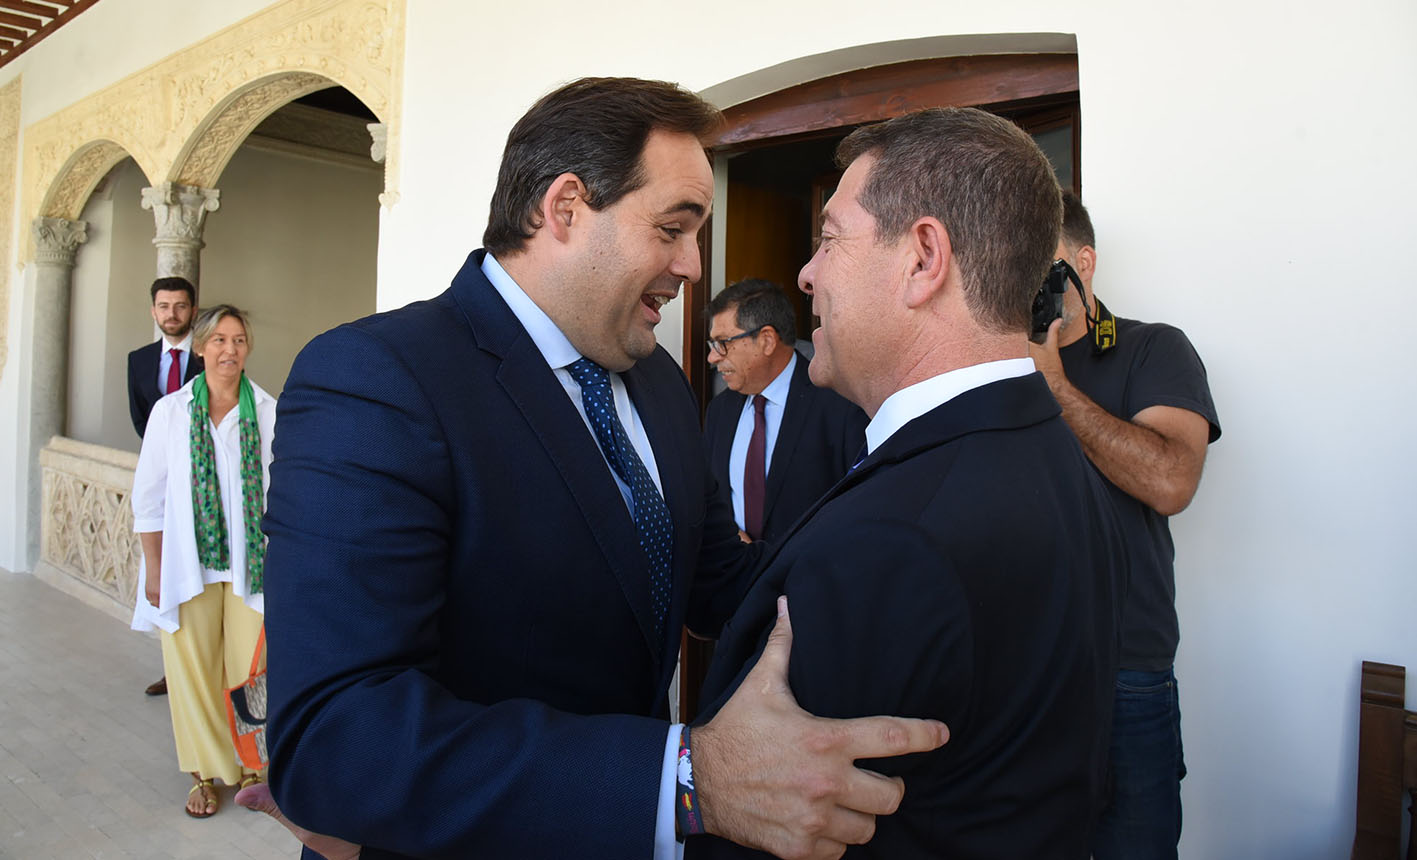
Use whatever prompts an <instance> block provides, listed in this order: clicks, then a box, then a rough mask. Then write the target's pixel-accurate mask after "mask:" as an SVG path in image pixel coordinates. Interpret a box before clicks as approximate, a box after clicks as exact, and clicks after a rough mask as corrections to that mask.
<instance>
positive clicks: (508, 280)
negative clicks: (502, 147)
mask: <svg viewBox="0 0 1417 860" xmlns="http://www.w3.org/2000/svg"><path fill="white" fill-rule="evenodd" d="M482 274H484V275H486V276H487V280H488V281H490V282H491V283H492V288H493V289H494V290H496V291H497V294H498V295H499V296H501V297H502V301H504V302H506V303H507V307H509V308H511V310H512V315H513V316H515V317H516V318H517V322H519V323H521V324H522V328H524V329H526V332H527V334H529V335H530V336H531V339H532V342H533V343H535V344H536V348H537V349H538V350H539V351H540V352H541V355H542V357H543V358H545V359H546V364H547V365H548V366H549V367H550V368H551V370H552V372H553V373H555V374H556V379H557V380H558V381H559V382H560V383H561V387H562V388H564V389H565V390H566V396H567V397H569V398H570V399H571V403H572V404H574V405H575V407H576V412H577V413H579V414H580V416H581V420H582V421H584V422H585V425H586V432H587V433H590V437H591V438H592V439H595V444H596V447H599V446H600V440H599V439H596V437H595V431H594V430H593V429H592V428H591V426H590V418H588V417H587V416H586V413H585V404H584V403H582V402H581V386H580V384H579V383H577V382H576V380H575V378H574V377H572V376H571V372H570V371H569V370H567V369H566V368H567V366H568V365H570V364H573V363H574V362H576V361H577V360H579V359H580V358H582V356H581V354H580V352H579V351H577V350H576V348H575V347H574V346H572V345H571V342H570V341H569V340H567V338H566V335H565V334H564V333H563V332H562V331H561V329H560V328H558V327H557V325H556V323H554V322H552V320H551V317H549V316H547V315H546V312H545V311H543V310H542V309H541V308H539V307H537V304H536V302H533V301H532V300H531V297H530V296H528V295H527V294H526V291H525V290H523V289H522V288H521V286H520V285H518V284H517V282H516V281H514V280H512V276H511V275H509V274H507V270H506V269H503V268H502V265H501V264H500V263H498V262H497V260H496V258H494V257H493V256H492V255H491V254H488V255H487V256H486V257H484V258H483V259H482ZM610 390H611V393H612V395H613V396H614V398H615V412H616V414H617V415H619V416H620V423H621V424H623V425H624V427H625V434H626V435H627V436H629V437H630V444H631V445H633V446H635V453H637V454H639V455H640V460H641V461H643V462H644V464H645V468H646V469H648V470H649V474H650V477H651V478H653V479H654V485H655V486H656V487H658V488H659V492H660V494H661V495H663V493H664V483H663V482H662V481H661V480H660V478H659V467H658V466H657V465H656V464H655V459H654V449H653V448H651V447H650V444H649V436H648V435H647V434H646V433H645V428H644V425H643V424H642V423H640V414H639V413H638V412H636V411H635V404H634V403H632V402H631V401H630V393H629V392H628V391H627V390H626V389H625V382H624V380H622V379H621V378H620V374H618V373H610ZM601 456H602V457H604V456H605V451H604V449H602V450H601ZM605 468H606V469H607V470H608V471H609V472H610V475H611V477H613V478H614V479H615V484H616V486H618V487H619V488H620V495H621V496H623V497H624V499H625V507H626V508H628V509H629V510H630V511H631V512H632V513H633V512H634V504H633V503H632V502H631V496H630V487H629V485H628V484H626V483H625V482H624V481H622V480H620V476H619V475H616V474H615V470H614V469H612V468H610V462H609V461H608V460H607V461H606V463H605ZM646 585H648V583H646ZM682 730H683V725H682V724H678V723H675V724H673V725H671V726H670V727H669V732H668V735H667V736H666V738H665V742H664V760H663V763H662V764H661V766H660V772H659V808H658V811H657V814H656V816H655V826H654V860H676V858H679V857H682V856H683V855H684V846H683V845H680V844H679V842H678V840H676V839H675V838H674V792H675V777H676V773H675V766H676V765H677V764H678V759H679V733H680V732H681V731H682Z"/></svg>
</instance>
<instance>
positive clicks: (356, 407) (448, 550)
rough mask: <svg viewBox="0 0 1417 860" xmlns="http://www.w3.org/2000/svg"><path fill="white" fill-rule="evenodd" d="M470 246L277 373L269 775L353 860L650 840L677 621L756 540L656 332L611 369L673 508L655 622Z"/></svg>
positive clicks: (598, 466)
mask: <svg viewBox="0 0 1417 860" xmlns="http://www.w3.org/2000/svg"><path fill="white" fill-rule="evenodd" d="M482 258H483V253H482V252H475V253H474V254H473V255H472V256H471V257H470V258H469V259H468V261H467V263H466V264H465V265H464V267H463V269H462V271H461V272H460V273H459V274H458V276H457V277H456V279H454V281H453V285H452V287H451V288H450V289H449V290H448V291H447V292H445V293H443V294H442V295H440V296H438V297H437V298H435V299H432V300H431V301H424V302H417V303H415V304H412V305H409V306H408V307H405V308H403V309H401V310H397V311H393V312H391V313H385V314H380V315H377V316H373V317H369V318H366V319H363V320H360V321H358V322H355V323H352V324H349V325H344V326H341V327H339V328H337V329H334V330H333V331H330V332H327V333H325V334H323V335H320V336H319V337H317V338H316V339H315V340H314V341H312V342H311V343H310V344H309V345H308V346H307V347H306V348H305V349H304V350H303V351H302V352H301V354H300V355H299V357H298V358H297V359H296V361H295V365H294V367H293V368H292V369H291V372H290V377H289V379H288V380H287V382H286V387H285V391H284V393H283V394H282V395H281V398H280V405H279V407H278V418H277V429H276V435H275V446H274V447H275V450H274V457H273V463H272V467H271V489H270V497H269V507H268V512H267V515H266V518H265V521H264V524H263V527H264V529H265V531H266V533H267V534H268V535H269V537H270V544H269V555H268V558H267V562H266V589H267V594H268V598H267V601H266V607H267V614H266V625H267V629H268V631H269V648H270V658H269V659H270V674H269V690H270V706H271V722H270V729H269V734H270V750H271V762H272V767H271V776H272V790H273V791H274V793H275V797H276V798H277V800H278V801H279V803H280V805H281V808H282V809H283V810H285V812H286V813H287V814H288V815H289V816H290V818H291V819H292V820H294V821H298V822H300V823H301V824H303V825H305V826H307V827H310V828H312V829H314V830H316V831H318V832H324V833H331V834H335V835H338V836H342V837H344V838H346V839H349V840H352V841H354V842H357V843H360V844H362V845H364V846H366V847H365V850H364V854H363V856H364V858H365V860H374V858H381V857H392V856H403V855H410V856H418V857H489V858H490V857H516V858H541V857H545V858H561V857H571V856H575V857H592V858H596V857H605V858H627V857H648V856H650V853H651V850H652V849H651V845H652V841H653V840H652V837H653V831H654V819H655V804H656V799H657V797H658V791H659V774H660V765H661V760H662V756H663V753H664V744H665V736H666V732H667V730H668V724H667V722H665V721H664V720H663V719H661V718H662V717H663V716H664V715H665V713H666V710H667V708H666V692H667V690H668V687H669V681H670V677H671V676H672V675H673V673H674V668H675V660H674V657H675V655H676V653H677V651H678V646H679V631H680V628H681V626H682V625H683V623H684V622H685V620H686V618H690V619H693V623H694V624H695V629H700V628H699V627H698V625H701V624H702V625H707V627H708V628H709V629H713V630H715V631H716V630H717V629H718V628H719V626H721V623H722V620H723V618H726V617H727V614H728V612H729V611H731V609H732V607H733V606H734V605H736V603H737V602H738V599H739V598H741V596H742V588H741V587H740V588H739V590H737V591H732V590H731V589H726V588H722V589H720V588H717V587H716V586H717V585H718V584H719V583H717V582H710V581H707V580H708V578H707V577H705V576H699V577H697V579H696V577H695V576H693V571H694V569H695V567H696V566H698V567H699V568H700V569H701V570H703V571H718V572H727V571H730V570H736V571H744V570H746V569H747V568H749V567H750V564H749V562H750V561H751V556H752V553H750V552H746V551H745V549H744V548H743V546H742V544H741V543H740V542H739V541H738V538H737V532H736V529H735V528H734V526H733V524H732V514H731V511H728V510H727V509H725V508H724V507H723V506H722V505H721V504H710V501H711V500H712V499H713V498H714V496H715V494H716V493H715V488H714V487H713V485H712V483H711V479H710V478H709V477H708V474H707V469H706V468H705V465H704V463H705V459H704V452H703V445H702V438H701V436H700V433H699V428H698V418H697V410H696V409H695V406H694V399H693V396H692V394H691V391H690V389H689V386H688V382H687V380H686V379H685V378H684V375H683V373H682V372H681V371H680V369H679V367H678V366H677V365H676V364H675V363H674V361H673V360H672V359H671V358H670V357H669V355H668V354H667V353H665V352H664V350H663V349H657V350H656V351H655V352H654V354H653V355H651V356H650V357H649V358H647V359H645V360H643V361H640V362H638V363H637V364H636V365H635V366H634V368H633V369H631V370H630V371H628V372H627V373H625V374H624V379H625V384H626V387H627V388H628V390H629V393H630V396H631V398H632V399H633V400H634V402H635V404H636V408H637V410H638V412H639V414H640V418H641V419H642V421H643V423H644V426H645V430H646V432H647V435H648V436H649V440H650V442H651V444H652V445H653V447H654V450H655V458H656V460H657V462H658V466H659V471H660V475H661V478H662V480H663V485H664V495H665V501H666V503H667V504H668V507H669V511H670V513H671V516H672V517H673V521H674V544H673V562H672V564H673V576H674V588H673V596H672V602H671V607H670V617H669V623H668V624H667V625H666V632H665V635H664V636H662V637H660V638H658V639H656V638H655V637H654V636H653V634H652V632H651V631H652V629H653V621H652V618H651V605H650V597H649V571H648V563H647V561H646V559H645V555H644V553H643V551H642V550H641V549H640V547H639V540H638V537H637V535H636V531H635V527H634V524H633V521H632V520H631V517H630V513H629V511H628V510H627V508H626V506H625V503H624V500H623V498H622V496H621V495H620V492H619V490H618V488H617V487H616V484H615V482H614V479H613V477H612V475H611V472H610V467H609V466H608V465H607V464H606V461H605V458H604V457H603V456H602V454H601V453H600V450H599V448H598V447H597V446H596V444H595V442H594V440H593V437H592V436H591V433H590V430H589V429H588V428H587V427H586V426H585V423H584V422H583V421H582V419H581V417H580V416H579V414H577V412H576V409H575V407H574V405H573V404H572V403H571V401H570V399H569V398H568V397H567V396H566V392H565V390H564V389H563V388H562V387H561V384H560V383H559V382H558V381H557V380H556V378H555V376H554V374H553V373H552V371H551V369H550V368H549V367H548V366H547V364H546V361H545V359H544V358H543V357H542V355H541V353H540V352H539V351H538V350H537V347H536V344H535V343H534V342H533V341H532V339H531V337H530V335H528V334H527V333H526V331H525V330H524V329H523V328H522V327H521V325H520V324H519V323H518V322H517V319H516V317H515V316H514V315H513V314H512V312H511V310H510V309H509V308H508V307H507V306H506V304H505V303H504V302H503V301H502V299H501V297H500V296H499V295H497V293H496V292H495V290H494V289H493V287H492V285H491V284H490V283H488V281H487V279H486V278H485V277H484V276H483V274H482V272H481V270H480V268H479V266H480V264H481V261H482ZM735 565H737V567H735ZM726 575H727V574H726V573H725V576H726ZM741 581H742V582H743V583H744V585H746V581H747V580H746V578H743V579H742V580H741ZM694 586H697V587H698V591H697V592H696V595H697V596H695V595H691V591H693V590H694ZM710 594H712V595H718V596H719V597H721V601H722V602H719V603H714V602H713V601H712V600H711V599H710V598H709V596H708V595H710ZM715 616H716V617H715ZM592 715H593V716H592Z"/></svg>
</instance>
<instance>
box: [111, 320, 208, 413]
mask: <svg viewBox="0 0 1417 860" xmlns="http://www.w3.org/2000/svg"><path fill="white" fill-rule="evenodd" d="M166 349H167V341H165V340H162V339H161V338H159V339H158V340H155V341H153V342H152V343H150V344H148V345H147V346H140V347H138V348H137V349H135V350H133V351H132V352H130V353H128V414H129V415H130V416H132V418H133V429H134V430H136V431H138V438H142V436H143V434H144V433H145V432H147V429H148V415H150V414H152V411H153V404H154V403H156V402H158V400H160V399H162V389H160V388H158V384H157V369H158V367H159V362H160V361H161V360H162V353H163V351H164V350H166ZM204 367H205V365H204V364H203V362H202V357H201V356H200V355H197V354H196V353H195V352H194V353H192V355H191V356H189V357H188V359H187V373H186V374H184V375H183V377H182V384H183V385H186V384H187V383H188V382H191V381H192V377H194V376H196V375H197V374H199V373H201V372H202V370H203V369H204Z"/></svg>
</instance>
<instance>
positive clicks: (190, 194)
mask: <svg viewBox="0 0 1417 860" xmlns="http://www.w3.org/2000/svg"><path fill="white" fill-rule="evenodd" d="M220 206H221V192H220V191H218V190H216V189H215V188H194V187H192V186H191V185H178V184H176V183H173V182H164V183H162V184H161V185H155V186H153V187H151V188H144V189H143V208H144V209H151V210H152V211H153V220H154V221H156V222H157V238H155V239H153V244H154V245H157V244H159V243H161V242H196V243H197V248H198V249H200V248H201V247H202V230H203V228H204V227H205V226H206V220H207V213H208V212H215V211H216V210H217V209H218V208H219V207H220Z"/></svg>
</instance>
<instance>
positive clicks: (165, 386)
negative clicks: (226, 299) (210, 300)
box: [128, 277, 202, 439]
mask: <svg viewBox="0 0 1417 860" xmlns="http://www.w3.org/2000/svg"><path fill="white" fill-rule="evenodd" d="M150 292H151V294H152V310H151V312H152V316H153V322H154V323H157V327H158V328H159V329H160V330H161V331H162V337H160V338H158V339H157V340H155V341H153V342H152V343H150V344H148V345H147V346H140V347H138V348H137V349H135V350H133V351H132V352H130V353H128V413H129V415H130V416H131V417H132V419H133V429H134V430H135V431H137V433H138V438H139V439H141V438H142V437H143V433H144V431H146V430H147V427H148V414H149V413H151V412H152V411H153V404H154V403H156V402H157V401H158V400H159V399H160V398H161V397H163V396H164V395H168V394H171V393H172V392H174V391H176V390H177V389H179V388H181V387H182V386H184V385H186V384H187V383H188V382H191V381H192V377H194V376H196V375H197V374H199V373H201V372H202V357H201V356H200V355H193V354H192V319H193V318H194V317H195V316H196V314H197V290H196V288H194V287H193V286H192V282H191V281H188V280H187V279H186V278H179V277H171V278H158V279H157V280H155V281H153V285H152V288H151V290H150ZM174 353H175V354H174ZM174 364H175V365H176V367H177V369H176V371H175V372H174V371H173V369H172V368H173V365H174Z"/></svg>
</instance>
